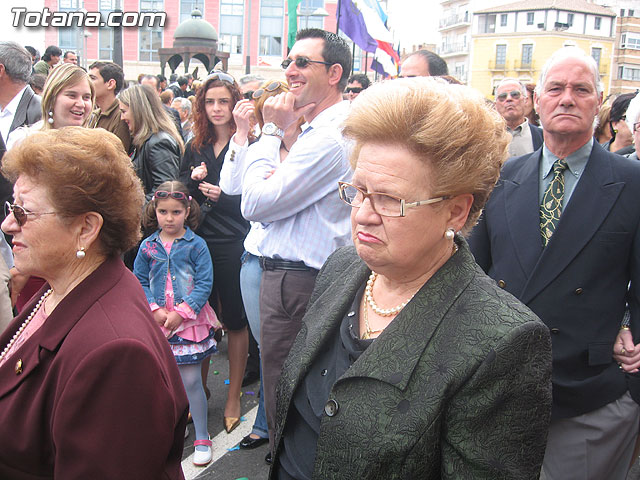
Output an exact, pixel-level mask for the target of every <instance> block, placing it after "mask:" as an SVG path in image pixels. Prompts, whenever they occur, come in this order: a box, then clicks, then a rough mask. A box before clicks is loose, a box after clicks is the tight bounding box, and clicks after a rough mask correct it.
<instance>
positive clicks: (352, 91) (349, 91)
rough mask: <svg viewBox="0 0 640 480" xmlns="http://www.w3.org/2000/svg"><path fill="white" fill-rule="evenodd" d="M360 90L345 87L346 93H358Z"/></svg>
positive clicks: (358, 88)
mask: <svg viewBox="0 0 640 480" xmlns="http://www.w3.org/2000/svg"><path fill="white" fill-rule="evenodd" d="M362 90H364V89H363V88H362V87H347V88H346V89H345V92H346V93H360V92H361V91H362Z"/></svg>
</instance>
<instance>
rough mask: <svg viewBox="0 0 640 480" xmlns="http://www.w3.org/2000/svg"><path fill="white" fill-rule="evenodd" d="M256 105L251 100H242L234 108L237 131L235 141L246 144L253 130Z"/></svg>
mask: <svg viewBox="0 0 640 480" xmlns="http://www.w3.org/2000/svg"><path fill="white" fill-rule="evenodd" d="M253 112H254V106H253V102H252V101H251V100H240V101H239V102H238V103H236V106H235V108H234V109H233V119H234V120H235V122H236V133H235V135H234V139H233V141H234V142H235V143H237V144H238V145H244V144H245V142H246V141H247V138H248V136H249V132H250V131H251V118H252V117H253Z"/></svg>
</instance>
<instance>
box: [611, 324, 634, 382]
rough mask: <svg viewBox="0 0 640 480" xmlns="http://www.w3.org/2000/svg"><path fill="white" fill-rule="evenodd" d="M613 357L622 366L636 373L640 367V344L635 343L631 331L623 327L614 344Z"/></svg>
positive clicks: (626, 370) (627, 370)
mask: <svg viewBox="0 0 640 480" xmlns="http://www.w3.org/2000/svg"><path fill="white" fill-rule="evenodd" d="M613 358H614V359H615V361H616V362H618V365H620V368H621V369H622V370H624V371H625V372H628V373H635V372H637V371H638V368H640V346H637V345H634V343H633V336H632V335H631V331H630V330H627V329H626V328H621V329H620V331H619V332H618V336H617V337H616V342H615V343H614V344H613Z"/></svg>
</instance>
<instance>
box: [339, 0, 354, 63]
mask: <svg viewBox="0 0 640 480" xmlns="http://www.w3.org/2000/svg"><path fill="white" fill-rule="evenodd" d="M341 5H342V0H338V17H337V19H336V35H339V31H340V10H341V8H340V6H341ZM352 68H353V67H352Z"/></svg>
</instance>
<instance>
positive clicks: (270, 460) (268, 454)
mask: <svg viewBox="0 0 640 480" xmlns="http://www.w3.org/2000/svg"><path fill="white" fill-rule="evenodd" d="M264 461H265V462H266V463H267V465H271V464H272V463H273V458H272V457H271V452H269V453H267V456H266V457H264Z"/></svg>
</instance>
